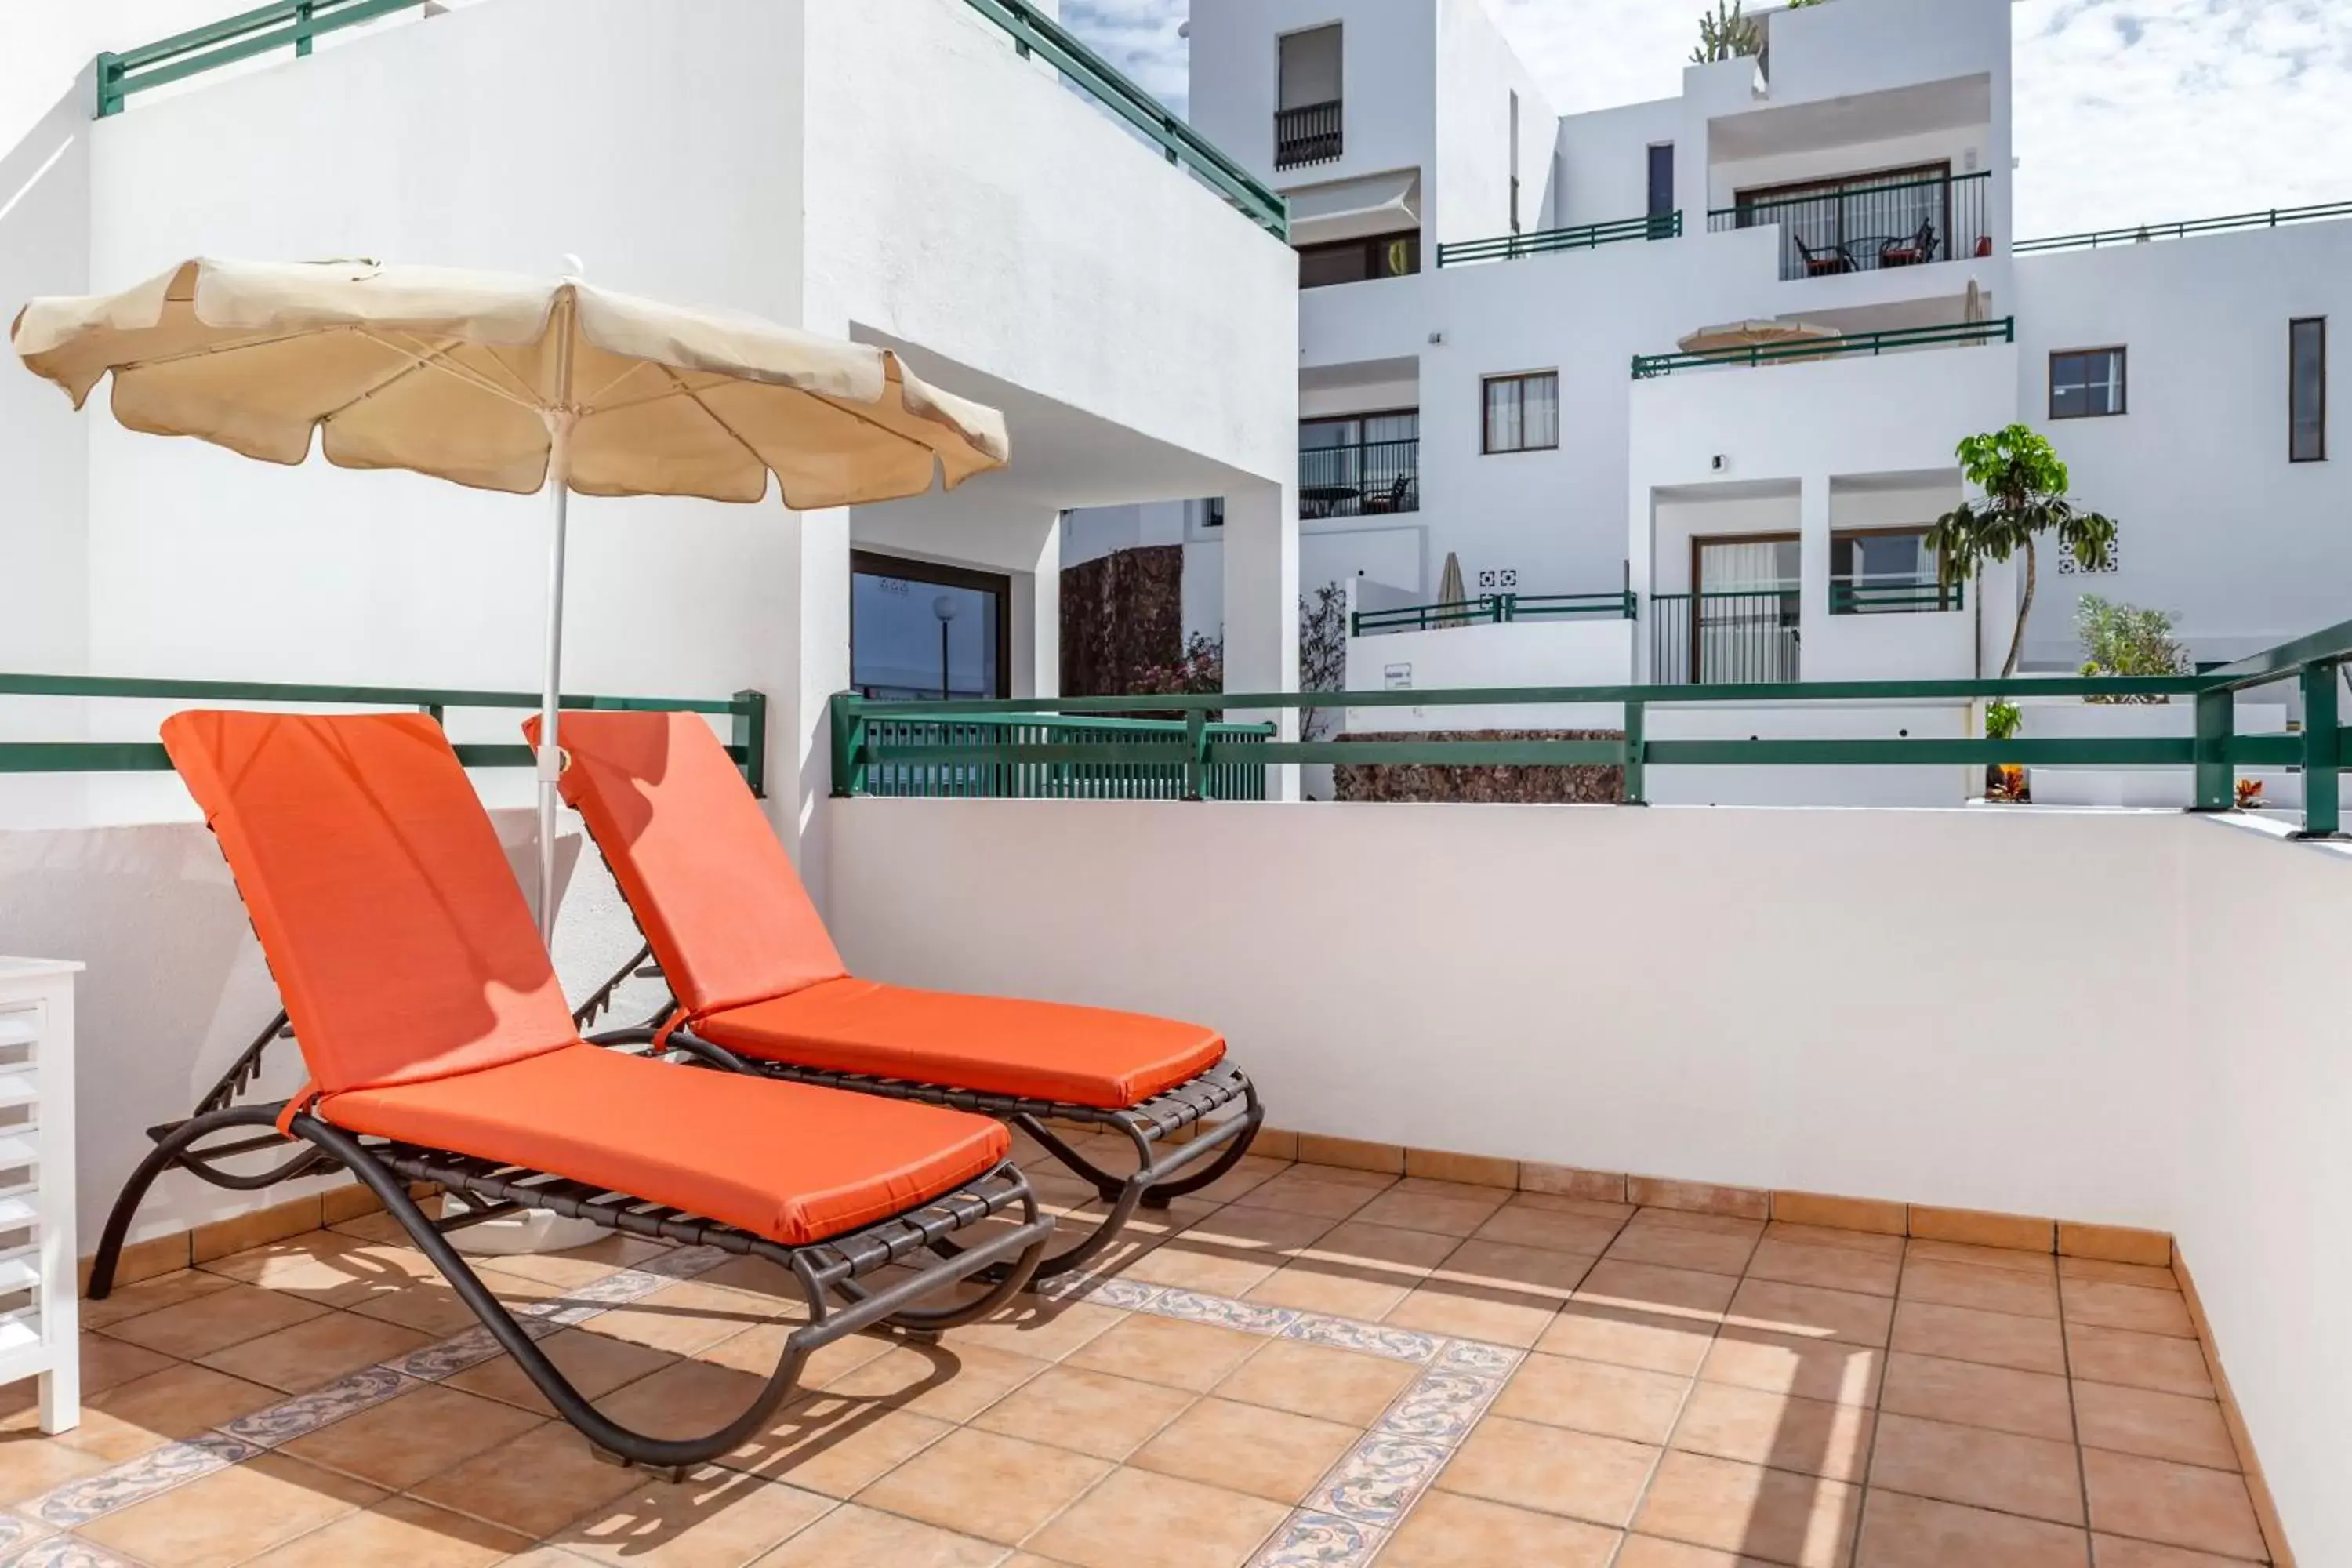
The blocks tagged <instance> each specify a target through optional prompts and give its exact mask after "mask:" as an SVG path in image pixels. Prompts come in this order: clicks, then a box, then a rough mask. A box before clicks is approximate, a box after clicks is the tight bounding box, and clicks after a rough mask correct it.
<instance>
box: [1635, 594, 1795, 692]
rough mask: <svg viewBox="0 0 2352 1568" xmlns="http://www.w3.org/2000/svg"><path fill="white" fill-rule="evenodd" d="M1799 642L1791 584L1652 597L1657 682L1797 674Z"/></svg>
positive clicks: (1774, 680)
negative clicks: (1723, 591) (1773, 587)
mask: <svg viewBox="0 0 2352 1568" xmlns="http://www.w3.org/2000/svg"><path fill="white" fill-rule="evenodd" d="M1801 643H1802V634H1801V631H1800V628H1799V615H1798V595H1797V590H1796V589H1794V588H1787V589H1768V590H1763V591H1752V590H1742V591H1737V592H1729V593H1707V594H1656V595H1652V596H1651V599H1650V679H1652V680H1653V681H1654V682H1656V683H1658V684H1661V685H1667V686H1687V685H1692V684H1707V685H1746V684H1749V683H1752V682H1759V681H1760V682H1766V683H1770V684H1776V685H1777V684H1780V683H1784V682H1788V681H1793V680H1797V679H1802V677H1801V672H1800V668H1799V663H1800V661H1799V658H1798V655H1799V652H1800V649H1801Z"/></svg>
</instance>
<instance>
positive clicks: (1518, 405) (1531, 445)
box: [1486, 370, 1559, 453]
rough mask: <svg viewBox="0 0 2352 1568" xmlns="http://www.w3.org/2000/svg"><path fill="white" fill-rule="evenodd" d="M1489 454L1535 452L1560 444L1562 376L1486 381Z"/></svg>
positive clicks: (1549, 374) (1544, 374) (1548, 373)
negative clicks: (1560, 380) (1560, 379)
mask: <svg viewBox="0 0 2352 1568" xmlns="http://www.w3.org/2000/svg"><path fill="white" fill-rule="evenodd" d="M1557 446H1559V372H1558V371H1551V370H1547V371H1543V372H1540V373H1538V374H1533V375H1490V376H1488V377H1487V378H1486V451H1488V452H1490V453H1493V452H1536V451H1544V450H1548V449H1549V448H1551V447H1557Z"/></svg>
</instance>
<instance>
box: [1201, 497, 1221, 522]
mask: <svg viewBox="0 0 2352 1568" xmlns="http://www.w3.org/2000/svg"><path fill="white" fill-rule="evenodd" d="M1201 526H1202V528H1223V527H1224V526H1225V498H1224V497H1223V496H1211V497H1210V498H1209V499H1208V500H1205V501H1203V502H1202V505H1201Z"/></svg>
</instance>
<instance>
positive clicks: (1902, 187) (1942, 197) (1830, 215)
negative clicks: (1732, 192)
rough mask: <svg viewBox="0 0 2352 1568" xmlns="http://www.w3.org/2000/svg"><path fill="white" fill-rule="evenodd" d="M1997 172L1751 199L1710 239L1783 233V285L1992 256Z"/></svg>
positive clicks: (1728, 213)
mask: <svg viewBox="0 0 2352 1568" xmlns="http://www.w3.org/2000/svg"><path fill="white" fill-rule="evenodd" d="M1991 180H1992V176H1991V174H1990V172H1986V171H1980V172H1979V173H1977V174H1939V175H1937V176H1936V177H1934V178H1930V179H1912V180H1896V181H1891V182H1885V183H1865V182H1859V181H1858V182H1855V183H1853V184H1839V185H1837V186H1835V187H1834V188H1831V189H1825V190H1818V191H1815V190H1792V191H1790V192H1789V193H1788V194H1786V195H1776V194H1774V193H1772V192H1769V191H1765V192H1755V193H1749V194H1744V195H1741V197H1740V198H1739V200H1738V202H1736V203H1735V204H1734V205H1731V206H1727V207H1717V208H1716V209H1715V210H1714V211H1712V212H1709V213H1708V214H1707V215H1706V226H1707V228H1708V230H1709V231H1710V232H1714V233H1720V232H1723V231H1726V230H1729V229H1736V228H1761V227H1764V226H1767V225H1777V226H1779V227H1780V235H1781V240H1780V276H1781V277H1782V278H1783V279H1796V278H1831V277H1836V276H1838V275H1840V274H1843V273H1851V272H1876V271H1882V270H1885V269H1888V268H1898V267H1924V266H1927V265H1929V264H1931V263H1934V262H1937V261H1949V260H1952V259H1954V258H1961V257H1971V256H1990V255H1991V254H1992V245H1993V241H1992V231H1991V229H1990V226H1989V224H1988V221H1987V202H1988V198H1989V195H1990V189H1991Z"/></svg>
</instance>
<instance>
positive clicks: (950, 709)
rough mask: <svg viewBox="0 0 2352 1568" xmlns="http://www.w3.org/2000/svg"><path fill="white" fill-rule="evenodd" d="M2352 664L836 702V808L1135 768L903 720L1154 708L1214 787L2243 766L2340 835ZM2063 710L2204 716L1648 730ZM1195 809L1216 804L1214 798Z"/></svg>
mask: <svg viewBox="0 0 2352 1568" xmlns="http://www.w3.org/2000/svg"><path fill="white" fill-rule="evenodd" d="M2347 663H2352V621H2347V622H2344V623H2342V624H2340V625H2337V626H2330V627H2328V628H2327V629H2326V630H2325V631H2321V632H2315V633H2313V634H2312V635H2311V636H2309V637H2303V638H2299V639H2297V640H2296V641H2294V642H2291V643H2287V644H2284V645H2283V646H2281V647H2274V648H2272V649H2269V650H2268V651H2266V652H2263V653H2259V654H2256V655H2253V656H2252V658H2242V659H2240V660H2238V661H2237V662H2235V663H2233V664H2227V665H2223V666H2221V668H2217V669H2211V670H2207V671H2205V672H2203V673H2201V674H2198V675H2180V676H2156V677H2131V678H2119V677H2110V678H2094V677H2083V676H2058V677H2047V678H2039V677H2026V678H2011V679H2006V680H2004V679H1968V680H1822V681H1795V682H1775V683H1766V684H1753V685H1694V686H1564V687H1518V688H1493V687H1489V688H1478V689H1470V690H1460V691H1443V690H1430V691H1421V690H1400V691H1313V692H1297V691H1284V692H1245V693H1212V694H1209V695H1205V696H1189V695H1188V696H1165V697H1160V696H1154V697H1066V698H1058V699H1035V700H998V701H988V702H928V703H908V702H877V701H870V700H866V699H863V698H859V697H855V696H842V697H836V698H835V699H834V709H833V740H834V759H833V763H834V766H833V777H834V786H835V794H838V795H862V794H868V793H871V791H870V789H869V787H868V784H869V775H870V773H871V771H872V769H873V768H874V767H875V766H876V765H877V764H884V763H887V764H889V765H893V766H916V767H929V768H975V769H1007V768H1020V767H1023V766H1025V765H1029V764H1032V763H1117V762H1122V761H1126V760H1128V759H1129V758H1131V757H1133V756H1134V754H1135V753H1134V752H1121V751H1118V750H1117V749H1116V748H1114V747H1112V746H1107V745H1103V744H1100V743H1094V744H1089V743H1087V742H1070V741H1064V740H1057V741H1055V742H1050V743H1046V744H1042V745H1032V744H1025V743H1019V742H1008V741H1005V740H1003V739H1002V738H1001V737H1002V731H992V732H991V736H990V738H987V739H983V740H972V741H957V742H953V743H948V742H942V743H940V744H936V745H933V744H913V743H910V744H903V745H891V746H887V747H884V746H881V745H880V744H879V743H878V742H877V739H876V726H877V724H878V723H879V722H881V721H889V720H908V719H916V720H928V721H931V722H933V723H940V722H945V721H967V720H973V719H982V718H1010V719H1013V721H1015V722H1019V721H1024V720H1025V721H1036V720H1038V719H1040V718H1044V717H1049V716H1065V715H1070V716H1084V717H1104V716H1108V715H1113V714H1118V713H1120V712H1130V713H1131V712H1135V711H1137V710H1145V709H1150V710H1160V711H1171V710H1173V711H1179V712H1181V713H1182V714H1183V715H1184V719H1183V731H1184V732H1183V734H1182V735H1181V737H1178V736H1173V735H1171V736H1170V738H1169V739H1168V740H1166V741H1154V742H1151V743H1150V746H1151V750H1152V752H1153V754H1152V756H1151V757H1150V761H1153V762H1157V763H1162V764H1163V765H1169V766H1179V765H1181V766H1182V767H1184V768H1185V769H1187V770H1188V777H1190V778H1192V780H1194V781H1202V780H1205V778H1206V776H1207V772H1208V770H1210V769H1212V768H1215V767H1221V766H1226V765H1237V766H1241V767H1246V768H1265V767H1278V766H1286V765H1291V764H1297V763H1334V764H1358V765H1362V764H1375V765H1377V764H1391V765H1396V764H1403V765H1421V766H1427V765H1435V766H1447V765H1457V766H1459V765H1474V766H1484V765H1496V764H1508V765H1513V766H1519V767H1564V766H1585V767H1593V766H1599V767H1614V768H1618V769H1621V770H1622V780H1623V783H1622V796H1621V798H1622V799H1623V800H1624V801H1625V802H1627V803H1628V804H1638V803H1640V802H1642V801H1643V800H1644V799H1646V797H1647V786H1646V784H1645V782H1644V781H1645V779H1646V770H1647V769H1649V768H1651V767H1655V766H1668V765H1671V766H1677V767H1755V766H1791V767H1917V766H1922V765H1941V764H1948V763H1950V764H1960V765H1965V766H1973V767H1983V766H1986V765H1988V764H1990V763H2022V764H2026V765H2029V766H2031V765H2036V764H2039V765H2044V766H2059V765H2072V766H2090V767H2164V766H2171V767H2188V768H2191V769H2193V770H2194V773H2195V777H2196V795H2195V799H2196V802H2197V805H2196V807H2195V809H2197V810H2200V811H2226V810H2228V809H2230V807H2231V805H2232V803H2233V800H2234V789H2235V784H2236V777H2237V774H2236V770H2237V769H2239V768H2241V767H2249V766H2253V767H2289V768H2300V769H2301V770H2302V772H2303V791H2304V808H2303V821H2304V831H2305V834H2308V835H2314V836H2320V835H2325V836H2334V835H2336V833H2337V830H2338V827H2339V826H2340V824H2339V811H2338V805H2337V801H2338V790H2339V781H2340V778H2341V774H2342V770H2343V764H2344V760H2345V757H2346V754H2347V750H2346V748H2347V733H2352V732H2347V731H2346V730H2345V729H2344V728H2343V726H2342V721H2341V716H2340V707H2339V702H2338V690H2339V686H2338V680H2339V675H2338V671H2339V668H2340V667H2342V666H2344V665H2346V664H2347ZM2282 680H2294V681H2297V682H2298V683H2299V684H2300V685H2301V687H2302V691H2303V702H2304V727H2303V729H2302V730H2301V731H2299V732H2289V733H2285V734H2266V735H2241V734H2238V733H2236V732H2235V721H2236V699H2237V694H2238V693H2239V692H2241V691H2246V690H2251V689H2255V688H2257V687H2263V686H2269V685H2273V684H2275V683H2277V682H2279V681H2282ZM2026 697H2032V698H2048V697H2171V698H2186V699H2189V700H2190V701H2192V702H2193V703H2194V705H2195V712H2194V726H2193V728H2194V733H2192V734H2190V735H2187V736H2164V737H2158V736H2132V737H2112V738H2087V737H2085V738H2050V739H2037V738H2035V737H2033V736H2032V734H2031V733H2030V726H2031V722H2032V721H2031V719H2030V718H2029V720H2028V725H2029V733H2027V734H2025V735H2021V736H2019V737H2017V738H2014V739H2011V740H2007V741H1989V740H1980V739H1973V738H1960V737H1937V736H1919V737H1908V738H1903V739H1894V740H1883V739H1845V740H1746V741H1741V740H1660V741H1654V740H1651V739H1649V738H1648V735H1647V728H1648V714H1649V711H1650V710H1652V709H1654V708H1656V707H1659V706H1661V705H1674V704H1688V703H1714V704H1729V705H1735V706H1738V705H1770V706H1787V705H1789V704H1807V703H1856V704H1870V705H1877V706H1885V705H1887V704H1917V703H1937V704H1952V703H1960V702H1975V701H1978V700H1989V699H1995V698H1999V699H2006V700H2015V699H2018V698H2026ZM1568 706H1603V707H1617V708H1621V709H1622V710H1623V714H1624V718H1623V721H1622V731H1623V732H1622V737H1621V738H1619V739H1616V740H1582V741H1552V740H1532V739H1530V740H1510V741H1457V740H1440V739H1427V740H1416V741H1307V742H1297V741H1278V740H1273V739H1258V738H1255V737H1252V738H1248V739H1242V738H1227V737H1221V736H1219V735H1218V734H1216V733H1215V732H1214V731H1215V727H1214V726H1213V725H1212V724H1211V723H1210V722H1209V719H1210V716H1211V715H1212V714H1217V713H1225V712H1245V713H1273V712H1280V711H1283V710H1303V709H1309V708H1313V709H1324V710H1328V709H1334V708H1351V709H1365V708H1399V707H1412V708H1482V707H1509V708H1528V707H1568ZM1184 793H1185V794H1186V795H1187V796H1188V797H1194V796H1197V797H1200V798H1207V792H1206V790H1205V789H1204V788H1194V789H1188V790H1186V791H1185V792H1184Z"/></svg>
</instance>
